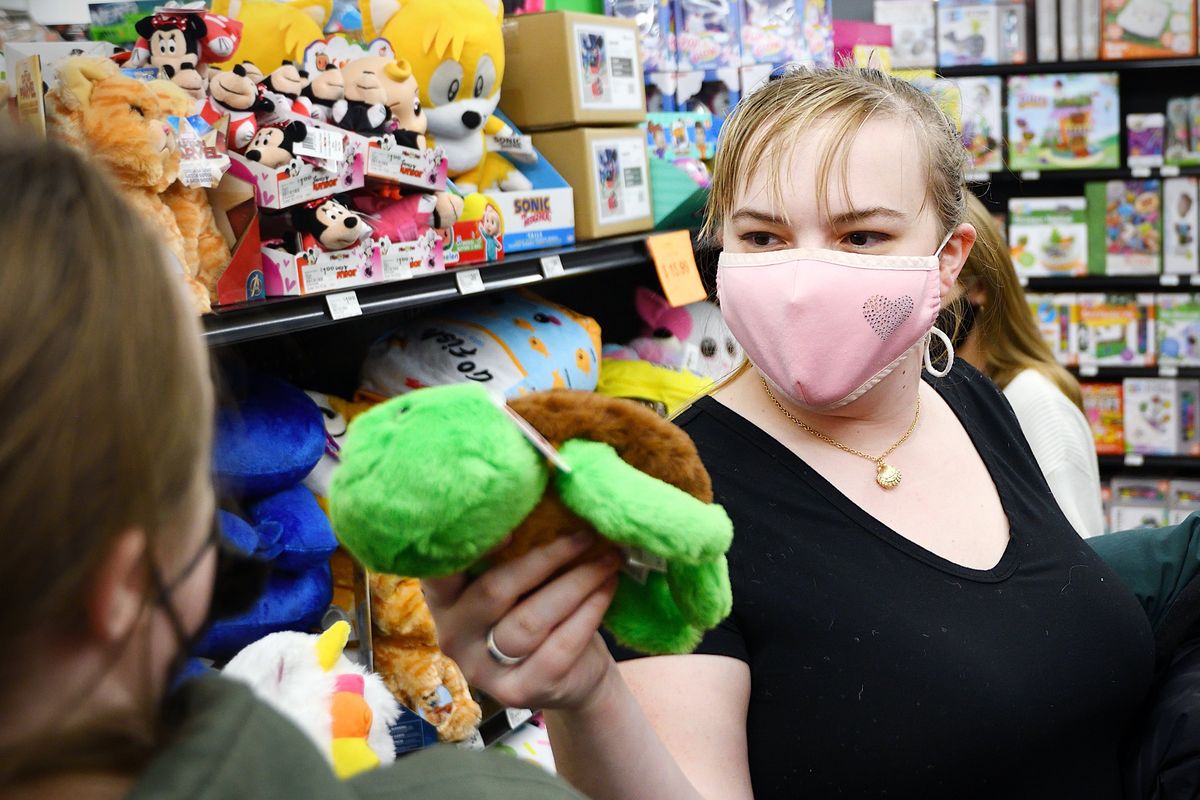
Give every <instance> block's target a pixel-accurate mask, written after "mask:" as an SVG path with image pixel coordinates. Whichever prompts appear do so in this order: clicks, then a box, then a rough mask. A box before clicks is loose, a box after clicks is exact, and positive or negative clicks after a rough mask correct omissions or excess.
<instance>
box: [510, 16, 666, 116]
mask: <svg viewBox="0 0 1200 800" xmlns="http://www.w3.org/2000/svg"><path fill="white" fill-rule="evenodd" d="M504 48H505V62H506V63H505V68H504V84H503V88H502V90H501V93H500V105H501V110H502V111H503V112H504V114H505V116H507V117H509V118H510V119H511V120H512V121H513V122H514V123H516V125H517V126H519V127H521V128H524V129H525V130H527V131H535V130H547V129H552V128H564V127H568V126H572V125H622V124H636V123H639V122H641V121H642V120H644V119H645V118H646V92H645V85H644V83H643V81H644V78H643V75H642V57H641V55H640V54H639V52H638V27H637V24H636V23H635V22H634V21H633V20H630V19H621V18H619V17H603V16H597V15H594V14H576V13H571V12H565V11H555V12H551V13H546V14H529V15H523V16H519V17H513V18H511V19H508V20H505V22H504Z"/></svg>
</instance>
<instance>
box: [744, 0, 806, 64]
mask: <svg viewBox="0 0 1200 800" xmlns="http://www.w3.org/2000/svg"><path fill="white" fill-rule="evenodd" d="M738 18H739V23H740V24H741V36H742V63H743V64H771V65H774V64H790V63H802V62H806V61H809V53H808V48H807V46H806V43H805V38H804V28H803V25H802V24H801V21H802V20H803V18H804V4H803V3H802V2H801V3H797V2H796V0H738Z"/></svg>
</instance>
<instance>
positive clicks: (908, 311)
mask: <svg viewBox="0 0 1200 800" xmlns="http://www.w3.org/2000/svg"><path fill="white" fill-rule="evenodd" d="M912 312H913V299H912V298H911V297H909V296H908V295H901V296H900V297H897V298H896V299H894V300H889V299H888V298H886V297H884V296H883V295H881V294H876V295H871V296H870V297H868V298H867V302H865V303H863V317H865V318H866V320H867V324H868V325H870V326H871V330H873V331H875V335H876V336H878V337H879V338H880V339H882V340H883V341H885V342H886V341H887V339H888V337H889V336H891V335H892V334H893V333H895V332H896V329H897V328H899V327H900V326H901V325H903V324H904V321H905V320H907V319H908V318H909V317H911V316H912Z"/></svg>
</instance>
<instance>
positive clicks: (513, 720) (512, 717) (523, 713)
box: [504, 708, 533, 730]
mask: <svg viewBox="0 0 1200 800" xmlns="http://www.w3.org/2000/svg"><path fill="white" fill-rule="evenodd" d="M504 715H505V716H506V717H508V727H509V728H511V729H513V730H516V729H517V726H518V725H520V724H521V723H522V722H525V721H526V720H529V719H533V712H532V711H530V710H529V709H528V708H506V709H504Z"/></svg>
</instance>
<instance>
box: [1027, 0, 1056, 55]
mask: <svg viewBox="0 0 1200 800" xmlns="http://www.w3.org/2000/svg"><path fill="white" fill-rule="evenodd" d="M1033 14H1034V18H1035V22H1034V24H1035V25H1036V26H1037V45H1036V47H1034V51H1035V53H1036V54H1037V60H1038V62H1039V63H1042V64H1052V63H1054V62H1055V61H1058V0H1033Z"/></svg>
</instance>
